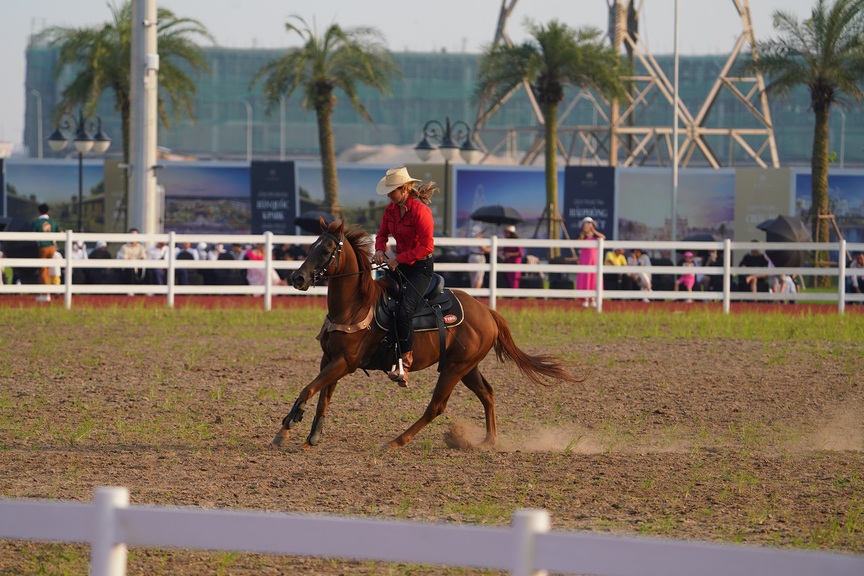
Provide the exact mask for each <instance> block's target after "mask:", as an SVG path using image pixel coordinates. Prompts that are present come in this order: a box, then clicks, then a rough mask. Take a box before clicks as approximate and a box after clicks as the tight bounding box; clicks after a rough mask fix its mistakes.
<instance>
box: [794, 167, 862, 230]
mask: <svg viewBox="0 0 864 576" xmlns="http://www.w3.org/2000/svg"><path fill="white" fill-rule="evenodd" d="M794 183H795V184H794V185H795V211H794V212H790V214H797V215H798V216H800V217H801V219H802V220H804V221H805V222H808V228H810V229H812V226H810V225H809V221H808V217H809V214H810V206H811V204H812V200H813V186H812V180H811V178H810V172H809V171H808V172H803V171H802V172H799V173H797V174H795V177H794ZM828 213H829V214H831V215H833V216H834V222H835V223H836V224H837V228H838V229H839V230H840V233H841V234H843V238H845V239H846V241H847V242H864V171H861V170H836V169H834V168H833V167H832V169H831V172H830V173H829V175H828ZM829 237H830V239H831V241H836V240H837V232H836V230H835V229H834V225H833V224H830V223H829Z"/></svg>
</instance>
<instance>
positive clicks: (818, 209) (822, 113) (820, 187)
mask: <svg viewBox="0 0 864 576" xmlns="http://www.w3.org/2000/svg"><path fill="white" fill-rule="evenodd" d="M814 109H815V110H814V111H815V113H816V126H815V127H814V129H813V155H812V157H811V168H810V178H811V183H810V187H811V190H812V193H813V197H812V206H811V207H810V215H811V216H812V218H813V222H812V226H813V240H814V241H815V242H828V238H829V234H828V233H829V228H828V226H829V224H828V221H827V220H825V219H824V218H819V216H826V215H827V214H828V114H829V111H830V108H829V106H827V105H824V106H816V107H814Z"/></svg>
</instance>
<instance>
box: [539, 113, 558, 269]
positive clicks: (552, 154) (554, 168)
mask: <svg viewBox="0 0 864 576" xmlns="http://www.w3.org/2000/svg"><path fill="white" fill-rule="evenodd" d="M543 122H544V123H545V136H546V208H547V209H548V210H549V239H550V240H557V239H558V238H559V237H560V235H561V234H560V230H559V227H558V218H559V217H560V212H559V210H558V165H557V163H556V162H555V160H556V158H557V148H556V144H557V142H558V103H557V102H544V103H543ZM559 254H560V250H559V249H558V248H550V249H549V258H550V259H551V258H556V257H557V256H558V255H559Z"/></svg>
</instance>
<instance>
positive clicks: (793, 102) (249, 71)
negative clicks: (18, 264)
mask: <svg viewBox="0 0 864 576" xmlns="http://www.w3.org/2000/svg"><path fill="white" fill-rule="evenodd" d="M609 4H610V31H609V32H610V38H611V39H612V42H613V44H614V45H616V46H618V47H619V48H620V51H621V54H622V58H629V59H630V61H631V62H632V63H633V69H634V76H633V78H632V85H633V87H634V88H633V91H632V93H631V98H630V101H629V102H626V103H622V104H620V105H619V106H615V107H613V106H610V105H609V104H608V103H605V102H602V101H600V100H599V99H598V98H596V97H595V96H593V95H592V94H591V93H590V91H582V90H576V89H573V90H571V91H570V92H569V93H568V94H567V96H566V101H565V105H562V106H561V107H560V108H561V111H562V112H561V117H560V118H559V122H560V124H559V137H560V142H559V150H560V153H561V155H562V157H563V158H564V161H565V162H566V163H567V164H591V165H606V164H615V165H625V166H626V165H653V166H657V165H666V164H668V163H670V161H671V150H672V147H671V143H670V141H671V135H672V125H673V122H674V118H675V117H676V116H675V113H674V106H673V100H672V82H671V80H670V79H671V78H672V77H673V57H672V55H662V56H661V55H653V54H651V53H650V52H649V51H648V50H647V48H646V47H645V46H643V45H642V44H641V43H640V41H639V35H638V12H637V11H636V9H635V6H634V2H620V1H615V2H611V1H610V2H609ZM514 5H515V0H509V2H508V1H507V0H505V1H504V2H502V10H501V18H500V20H499V23H498V27H497V32H496V37H495V41H496V42H499V41H508V40H507V33H506V29H507V16H508V15H509V13H510V12H512V8H513V6H514ZM732 8H734V9H737V10H738V11H739V14H740V15H741V22H742V29H741V35H740V38H739V41H738V42H737V43H736V45H735V47H734V49H733V51H732V52H731V53H730V54H729V55H726V56H722V55H720V56H682V57H680V60H679V74H678V76H679V82H678V87H679V89H678V97H679V102H678V116H677V117H678V119H679V120H678V122H679V128H680V130H681V132H680V138H679V140H680V141H681V148H680V151H679V160H680V164H681V166H682V167H687V166H714V167H719V166H760V165H761V166H777V165H793V164H801V165H804V164H808V163H809V160H810V150H811V144H812V133H813V132H812V131H813V117H812V114H811V113H810V112H809V109H808V107H809V96H808V95H807V94H806V92H804V91H801V93H800V94H796V95H793V96H791V97H789V98H788V99H786V100H784V101H769V100H768V99H767V98H766V97H765V95H764V91H763V87H764V85H763V83H762V80H761V78H758V77H745V76H742V75H740V74H739V72H738V70H739V67H740V66H739V60H740V59H741V58H740V57H741V56H742V54H743V53H744V52H746V51H747V50H749V48H750V46H751V42H752V40H753V30H752V28H751V27H749V13H748V10H746V8H747V3H746V1H744V2H742V1H740V0H732V2H731V5H730V9H732ZM205 52H206V57H207V62H208V65H209V67H210V70H211V72H210V74H208V75H203V76H201V77H199V78H198V79H197V95H196V99H195V110H196V116H195V118H194V119H191V118H184V119H182V120H181V121H179V122H178V123H176V124H175V125H174V126H173V128H172V130H171V131H166V130H165V129H163V128H160V134H159V145H160V146H161V147H163V148H164V149H170V150H171V151H172V152H173V153H175V154H178V155H182V156H189V157H194V158H202V159H226V160H227V159H234V160H241V159H245V158H246V157H247V156H250V155H251V156H252V157H254V158H255V159H278V158H298V157H313V156H315V155H317V151H318V136H317V126H316V124H315V115H314V113H313V112H310V111H307V110H304V109H303V108H302V106H301V104H300V96H297V95H295V96H293V97H292V98H291V99H288V100H287V101H285V102H284V103H283V105H282V106H277V107H276V108H275V109H273V110H271V111H269V112H267V111H265V103H264V98H263V95H262V93H261V91H260V84H259V85H258V86H256V89H255V90H253V91H250V90H249V84H250V81H251V79H252V77H253V76H254V75H255V73H256V72H257V71H258V70H260V69H261V68H262V67H263V66H264V65H265V64H266V63H268V62H269V61H271V60H273V59H276V58H277V57H279V56H280V55H281V50H272V49H269V50H263V49H226V48H205ZM26 57H27V79H26V91H27V94H28V98H27V107H26V120H25V129H24V135H23V137H24V143H25V145H26V146H27V147H28V149H29V151H30V155H31V156H36V153H37V150H38V149H39V146H38V141H39V139H40V138H41V139H43V141H44V139H45V138H47V136H48V134H50V133H51V132H52V131H53V129H54V124H53V123H54V121H55V120H56V118H57V117H58V115H59V113H60V112H62V111H59V110H57V109H56V103H57V102H58V101H59V100H60V94H61V92H62V90H63V87H64V86H65V85H66V84H67V83H68V82H69V81H70V80H71V77H72V74H71V73H70V72H68V71H67V72H66V73H65V75H64V76H61V77H60V78H55V77H54V65H55V62H56V60H57V50H56V49H53V48H50V47H48V46H45V45H39V44H36V43H33V42H31V44H30V46H29V47H28V50H27V53H26ZM394 58H395V60H396V62H397V63H398V65H399V66H400V68H401V70H402V73H403V76H402V77H401V78H400V79H398V80H396V81H394V83H393V85H392V89H393V94H392V95H390V96H387V97H382V96H380V95H379V94H378V93H377V92H376V91H374V90H372V89H366V88H363V87H360V89H359V92H360V99H361V101H362V103H363V105H364V106H365V107H366V109H367V110H368V111H369V112H370V114H371V116H372V119H373V120H374V123H373V124H369V123H367V122H365V121H364V120H363V119H362V118H361V117H360V115H359V114H357V113H356V112H354V111H353V109H352V108H351V106H350V105H349V104H348V103H347V102H345V103H344V104H339V105H337V107H336V111H335V113H334V117H333V127H334V132H335V142H336V146H337V153H339V152H343V151H345V150H347V149H349V148H352V147H354V146H356V145H366V146H376V145H385V144H391V145H398V146H406V145H413V144H416V143H417V142H418V141H419V140H420V138H421V131H422V128H423V126H424V124H425V123H426V122H427V121H428V120H430V119H436V120H441V121H443V120H444V118H447V117H449V118H450V119H451V120H454V121H455V120H463V121H465V122H467V123H468V124H471V125H475V126H477V129H478V133H477V136H478V137H479V138H478V140H479V141H480V142H481V143H482V144H483V145H484V147H485V148H486V151H487V152H488V153H491V154H494V155H496V156H499V157H502V156H503V157H505V158H507V159H509V160H510V161H512V162H514V163H520V164H534V163H538V162H539V161H540V160H538V156H539V155H540V154H542V145H541V144H540V143H541V142H542V140H541V139H542V134H543V130H542V118H540V117H539V116H538V114H537V113H536V106H535V105H534V103H533V102H532V97H531V94H530V90H527V89H526V90H521V91H518V92H517V93H514V94H513V95H512V96H511V97H510V98H509V99H508V101H507V102H506V103H505V104H504V105H500V106H493V107H488V106H486V105H487V104H488V103H484V102H482V101H478V100H477V99H476V98H475V93H476V79H477V72H478V62H479V55H478V54H452V53H446V52H440V53H437V52H436V53H413V52H412V53H405V52H402V53H394ZM36 95H38V96H39V97H35V96H36ZM247 103H248V105H249V106H247ZM98 112H99V114H100V116H101V117H102V120H103V126H104V129H105V131H106V132H107V133H108V134H110V135H112V136H113V137H114V138H115V139H118V140H119V138H120V133H121V129H120V120H119V116H118V115H117V114H116V113H115V112H114V109H113V102H112V101H111V97H110V96H108V95H105V96H103V102H101V103H100V106H99V109H98ZM846 115H848V122H847V117H846ZM860 115H861V112H860V111H858V110H851V111H847V112H846V113H845V115H841V113H838V114H836V115H835V118H834V119H833V120H832V123H831V131H832V132H831V142H830V145H831V148H832V150H834V151H836V152H837V158H838V160H839V161H840V162H841V163H845V166H847V167H848V166H851V165H856V164H857V165H860V164H861V162H862V154H861V150H862V145H864V122H856V121H855V118H856V117H860ZM40 124H41V126H42V129H41V134H40V133H39V128H38V126H40ZM250 129H251V141H248V140H247V134H248V131H249V130H250ZM847 151H848V153H847ZM111 153H112V154H114V155H119V154H120V153H121V152H120V147H113V149H112V150H111Z"/></svg>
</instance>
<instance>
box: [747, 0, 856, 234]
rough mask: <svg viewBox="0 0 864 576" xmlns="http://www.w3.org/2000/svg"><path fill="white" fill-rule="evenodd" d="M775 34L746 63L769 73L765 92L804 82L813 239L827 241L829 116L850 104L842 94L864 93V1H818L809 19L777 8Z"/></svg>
mask: <svg viewBox="0 0 864 576" xmlns="http://www.w3.org/2000/svg"><path fill="white" fill-rule="evenodd" d="M774 28H775V29H776V30H777V31H778V32H779V33H780V36H778V37H777V38H772V39H769V40H767V41H765V42H757V43H756V50H755V51H754V55H753V56H752V57H751V59H750V60H749V61H748V62H747V63H746V66H747V68H748V69H750V70H758V71H760V72H762V73H763V74H764V75H765V76H766V77H767V78H768V83H767V85H766V87H765V88H766V91H768V92H769V93H774V94H778V95H781V96H782V95H787V94H789V92H791V91H792V90H793V89H794V88H797V87H800V86H806V87H807V89H808V90H809V92H810V108H812V110H813V113H814V114H815V115H816V125H815V127H814V130H813V154H812V157H811V159H810V162H811V171H810V174H811V176H810V177H811V180H812V194H813V198H812V202H811V206H810V217H811V218H812V226H813V238H814V240H815V241H817V242H828V238H829V228H828V223H827V222H825V223H824V224H823V223H822V220H823V219H822V218H820V216H823V215H827V214H828V213H829V209H828V161H829V153H828V119H829V114H830V112H831V106H834V105H838V106H840V107H846V105H847V103H846V101H845V100H844V99H843V95H844V94H845V95H847V96H851V97H852V98H853V99H854V100H855V101H856V102H857V103H858V104H861V101H862V98H864V91H862V86H864V0H836V1H835V2H834V3H833V4H829V2H827V1H826V0H818V2H817V3H816V6H815V7H814V8H813V10H812V11H811V13H810V18H808V19H806V20H803V21H800V22H799V21H798V19H797V18H796V17H795V16H794V15H793V14H790V13H788V12H783V11H781V10H778V11H776V12H774Z"/></svg>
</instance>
